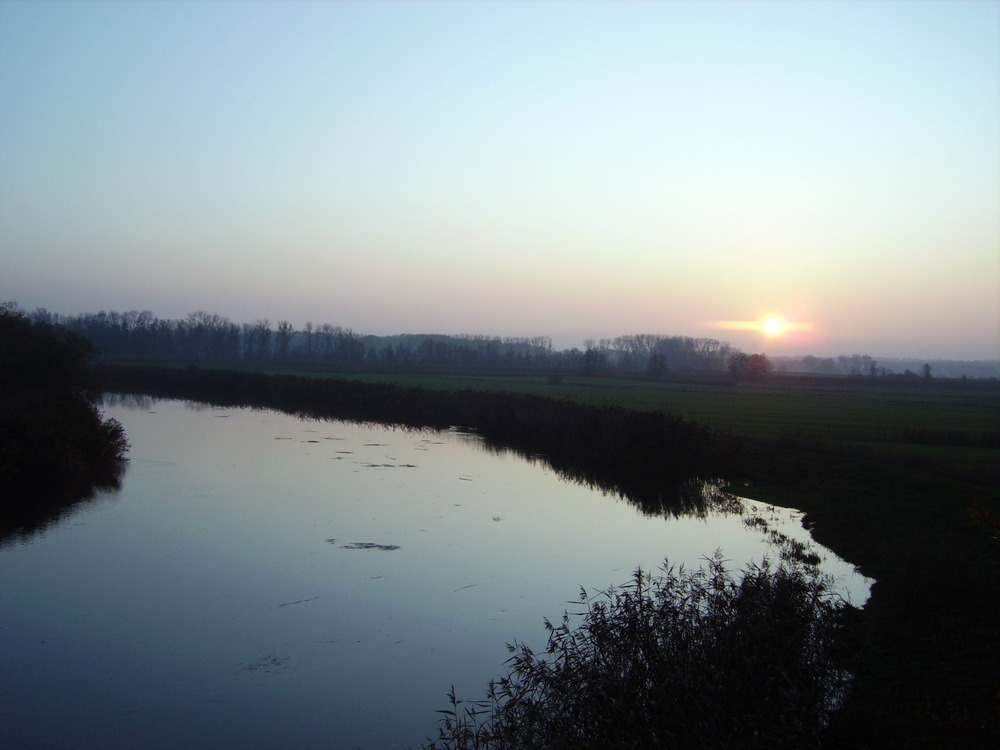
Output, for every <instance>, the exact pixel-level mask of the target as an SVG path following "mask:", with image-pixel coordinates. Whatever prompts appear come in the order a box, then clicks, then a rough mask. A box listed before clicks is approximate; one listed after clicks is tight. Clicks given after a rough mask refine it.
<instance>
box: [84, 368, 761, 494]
mask: <svg viewBox="0 0 1000 750" xmlns="http://www.w3.org/2000/svg"><path fill="white" fill-rule="evenodd" d="M98 373H99V375H100V377H101V379H102V381H103V382H104V384H105V387H106V388H107V389H108V390H112V391H116V392H119V393H135V394H140V393H141V394H146V395H152V396H160V397H168V398H183V399H190V400H194V401H204V402H206V403H211V404H216V405H221V406H252V407H266V408H273V409H280V410H283V411H286V412H290V413H294V414H300V415H303V416H309V417H318V418H333V419H347V420H354V421H360V422H381V423H384V424H398V425H406V426H410V427H427V428H436V429H447V428H449V427H452V426H463V427H471V428H474V429H475V430H476V432H477V433H478V434H479V435H480V436H481V437H482V438H483V440H484V443H485V444H486V445H487V446H491V447H494V448H497V449H511V450H516V451H518V452H519V453H521V454H523V455H525V456H527V457H529V458H540V459H543V460H545V461H546V462H547V463H548V464H549V465H551V466H552V467H553V468H554V469H555V470H556V471H558V472H560V473H561V474H562V475H563V476H565V477H567V478H570V479H573V480H576V481H580V482H584V483H587V484H590V485H593V486H596V487H599V488H601V489H603V490H605V491H608V492H613V493H615V494H617V495H620V496H622V497H625V498H627V499H628V500H629V501H631V502H633V503H635V504H636V505H637V506H638V507H639V508H641V509H642V510H643V512H645V513H648V514H677V513H703V512H705V511H706V510H707V504H708V503H709V502H710V499H709V498H708V496H706V495H704V494H703V493H702V492H701V491H700V490H699V489H698V488H697V487H693V486H692V485H691V482H692V480H697V479H700V478H708V477H717V476H720V475H721V472H722V470H723V469H724V468H732V467H733V466H736V465H739V463H740V462H741V461H742V460H744V459H743V455H744V453H745V449H746V448H747V446H748V441H747V440H745V439H743V438H739V437H735V436H728V435H721V434H715V433H713V432H711V431H710V430H707V429H705V428H703V427H700V426H698V425H696V424H693V423H692V422H688V421H686V420H683V419H681V418H679V417H676V416H673V415H669V414H662V413H655V412H640V411H635V410H631V409H624V408H622V407H615V406H605V407H600V408H595V407H590V406H586V405H583V404H579V403H575V402H572V401H569V400H564V399H552V398H546V397H543V396H540V395H531V394H517V393H508V392H502V391H487V392H483V391H476V390H471V389H463V390H431V389H425V388H420V387H405V386H400V385H393V384H386V383H368V382H361V381H351V380H340V379H329V378H314V377H301V376H295V375H264V374H260V373H253V372H245V371H236V370H200V369H195V368H180V369H156V368H138V367H124V366H118V365H103V366H100V367H99V368H98Z"/></svg>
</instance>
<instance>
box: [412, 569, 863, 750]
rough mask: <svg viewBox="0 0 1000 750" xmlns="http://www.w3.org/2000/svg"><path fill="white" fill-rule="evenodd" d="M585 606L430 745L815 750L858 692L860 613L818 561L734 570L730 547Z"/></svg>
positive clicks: (432, 748) (455, 712)
mask: <svg viewBox="0 0 1000 750" xmlns="http://www.w3.org/2000/svg"><path fill="white" fill-rule="evenodd" d="M579 605H580V607H581V608H582V611H581V612H579V613H577V614H576V615H571V614H569V613H567V614H564V616H563V619H562V621H561V623H559V624H558V625H553V624H552V623H550V622H548V621H546V623H545V627H546V629H547V630H548V645H547V647H546V649H545V651H544V653H541V654H536V653H534V652H533V651H532V650H531V649H530V648H529V647H527V646H526V645H524V644H514V645H512V646H509V647H508V648H509V649H510V650H511V652H512V656H511V658H510V659H509V660H508V665H509V671H508V673H507V675H506V676H505V677H502V678H499V679H495V680H493V681H491V682H490V684H489V689H488V691H487V696H486V699H485V700H479V701H462V700H460V699H458V698H457V697H456V695H455V693H454V689H452V691H451V692H450V693H449V694H448V700H449V703H450V707H449V708H446V709H442V710H441V713H442V715H443V717H442V719H441V720H440V722H439V725H438V737H437V739H434V740H430V739H429V740H428V741H427V744H426V745H424V747H425V748H427V749H428V750H441V749H444V748H447V749H449V750H450V749H454V750H467V749H469V748H598V747H600V748H626V747H627V748H634V747H643V748H681V747H683V748H718V747H726V748H765V747H766V748H780V747H795V748H802V747H811V746H816V745H818V744H819V735H820V732H821V731H822V729H823V728H824V727H825V726H826V724H827V721H828V719H829V717H830V715H831V712H832V711H834V710H835V709H836V708H837V706H839V705H840V703H841V702H842V700H843V698H844V695H845V692H846V690H847V687H848V683H849V679H850V676H849V675H850V672H849V670H850V666H851V662H852V659H853V655H854V652H855V648H854V646H853V643H854V635H853V632H854V626H853V623H854V621H855V618H856V615H857V610H855V609H854V608H853V607H851V606H850V605H848V604H846V603H844V602H843V601H842V600H841V599H840V598H839V597H837V596H836V595H835V594H833V593H832V592H831V590H830V581H829V580H828V579H827V578H826V577H824V576H822V575H821V574H819V573H818V571H816V569H815V568H812V567H810V566H804V565H798V564H794V563H785V564H781V565H778V566H774V565H772V564H771V563H769V562H768V561H766V560H765V561H764V562H763V563H761V564H759V565H750V566H748V567H747V568H745V569H744V570H743V572H742V576H734V575H732V574H731V573H730V572H729V571H728V570H727V569H726V566H725V561H724V560H723V559H722V557H721V555H719V554H718V553H717V554H716V555H715V556H714V557H713V558H711V559H709V560H708V561H707V564H706V565H705V566H703V567H701V568H699V569H698V570H695V571H687V570H685V569H684V568H683V567H681V568H675V567H671V566H667V565H664V567H662V568H661V570H660V572H659V574H658V575H655V576H654V575H650V574H647V573H645V572H643V571H642V570H637V571H636V572H635V574H634V575H633V578H632V580H631V581H630V582H628V583H626V584H624V585H622V586H619V587H617V588H611V589H608V590H606V591H602V592H600V593H598V594H597V595H596V596H590V595H588V594H587V592H586V591H581V595H580V602H579ZM577 617H579V618H582V619H581V620H580V622H579V624H578V625H576V626H575V627H574V626H572V625H571V623H572V622H573V620H574V618H577Z"/></svg>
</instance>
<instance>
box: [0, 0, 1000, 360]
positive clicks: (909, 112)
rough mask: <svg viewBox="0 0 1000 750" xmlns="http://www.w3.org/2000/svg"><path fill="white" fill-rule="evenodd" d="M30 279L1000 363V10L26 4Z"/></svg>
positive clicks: (245, 302) (426, 318)
mask: <svg viewBox="0 0 1000 750" xmlns="http://www.w3.org/2000/svg"><path fill="white" fill-rule="evenodd" d="M0 300H13V301H16V302H18V303H19V304H20V305H21V306H22V307H23V308H25V309H27V310H33V309H35V308H37V307H44V308H47V309H48V310H50V311H53V312H58V313H61V314H78V313H82V312H97V311H99V310H119V311H125V310H133V309H137V310H147V309H148V310H152V311H153V312H154V313H155V314H156V315H157V316H159V317H161V318H182V317H185V316H186V315H187V314H188V313H190V312H193V311H196V310H205V311H208V312H212V313H218V314H220V315H224V316H227V317H229V318H231V319H232V320H233V321H234V322H237V323H242V322H248V321H253V320H256V319H261V318H265V319H268V320H270V321H272V325H276V323H277V321H278V320H288V321H290V322H292V323H293V324H294V325H295V326H296V327H297V328H299V327H301V326H302V325H304V324H305V323H306V322H307V321H312V322H313V323H315V324H320V323H330V324H332V325H340V326H344V327H350V328H353V329H354V330H355V331H357V332H359V333H364V334H368V333H372V334H394V333H476V334H488V335H499V336H537V335H547V336H551V337H552V338H553V340H554V343H555V345H556V346H557V347H558V348H564V347H569V346H580V345H582V342H583V341H584V340H585V339H600V338H613V337H615V336H619V335H623V334H635V333H656V334H664V335H683V336H698V337H700V336H705V337H710V338H717V339H720V340H723V341H728V342H730V343H732V344H733V345H734V346H738V347H739V348H741V349H744V350H745V351H765V352H767V353H769V354H773V355H790V354H816V355H827V356H829V355H836V354H850V353H865V354H871V355H873V356H882V357H893V356H898V357H927V358H943V359H949V358H952V359H984V358H985V359H996V358H998V357H1000V2H993V1H991V0H979V1H975V2H960V1H957V0H947V1H946V2H932V1H928V0H921V1H915V2H907V1H906V0H896V1H892V2H889V1H886V2H877V1H874V0H873V1H869V2H866V1H864V0H853V1H852V0H837V1H835V2H829V3H827V2H808V3H794V2H753V1H752V0H747V1H744V2H724V1H722V0H715V1H710V2H699V3H695V2H683V1H678V2H597V1H589V2H568V1H562V2H541V1H538V0H532V1H531V2H504V1H498V2H461V1H459V0H450V1H449V0H438V1H437V2H402V1H400V2H389V1H387V0H381V1H373V2H357V3H352V2H319V1H312V2H307V1H299V2H280V3H279V2H197V1H196V0H188V1H186V2H179V1H178V2H149V3H143V2H127V3H126V2H104V3H97V2H86V1H85V0H82V1H79V2H17V1H13V0H6V1H5V2H0ZM771 316H773V317H776V318H778V319H780V320H783V321H785V322H787V323H788V324H789V325H787V326H786V327H785V328H784V330H783V332H782V333H780V334H779V335H776V336H773V337H771V336H767V335H765V334H763V333H762V332H761V331H760V330H759V326H756V325H752V324H753V323H755V322H756V321H760V320H763V319H765V318H766V317H771Z"/></svg>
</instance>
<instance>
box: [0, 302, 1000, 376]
mask: <svg viewBox="0 0 1000 750" xmlns="http://www.w3.org/2000/svg"><path fill="white" fill-rule="evenodd" d="M5 302H13V303H15V304H16V305H17V306H18V307H19V308H20V309H21V310H23V311H24V312H25V313H27V314H29V315H30V314H32V313H33V312H35V311H36V310H39V309H44V310H46V311H47V312H48V313H51V314H55V315H58V316H59V317H60V318H61V319H62V318H75V317H78V316H81V315H96V314H98V313H100V312H106V313H112V312H116V313H120V314H121V313H127V312H133V311H135V312H144V311H149V312H151V313H152V314H153V315H154V316H155V317H156V318H158V319H160V320H170V321H178V320H186V319H187V317H188V315H190V314H192V313H196V312H205V313H208V314H214V315H219V316H220V317H222V318H227V319H228V320H229V321H230V322H232V323H235V324H237V325H243V324H244V323H253V322H254V321H257V320H267V321H268V322H269V324H270V326H271V328H272V329H274V328H275V327H276V326H277V324H278V323H279V322H280V321H288V322H290V323H291V324H292V326H293V327H294V329H295V331H296V332H301V331H302V330H303V328H304V326H305V324H306V323H310V322H311V323H312V324H313V326H314V327H316V326H321V325H323V324H329V325H331V326H340V327H341V328H344V329H350V330H352V331H353V332H354V333H356V334H358V335H360V336H378V337H391V336H487V337H490V338H500V339H504V338H532V337H536V336H542V337H547V338H549V339H551V340H552V348H553V349H554V350H557V351H566V350H570V349H573V348H574V347H575V348H577V349H580V350H581V351H583V350H584V349H585V348H586V344H585V342H587V341H589V340H593V341H594V342H595V343H597V342H600V341H601V340H602V339H612V340H613V339H614V338H616V337H617V336H632V335H638V334H650V335H654V336H668V337H671V336H684V337H689V338H694V339H698V338H704V339H714V340H716V341H719V342H721V343H726V344H729V345H731V346H734V347H735V348H737V349H740V350H741V351H745V352H748V353H754V352H758V353H763V354H766V355H767V356H768V357H773V358H801V357H808V356H813V357H818V358H824V359H825V358H834V359H836V358H837V357H840V356H854V355H867V356H870V357H872V358H874V359H876V360H878V359H882V360H912V361H918V360H919V361H926V362H991V363H993V362H1000V352H998V353H997V354H996V355H994V356H992V357H991V356H988V355H985V356H951V355H948V354H933V353H926V352H925V353H916V354H914V353H912V352H911V353H900V354H896V353H890V352H883V351H874V350H860V349H856V348H855V349H842V350H836V351H834V350H832V349H831V350H825V351H820V350H811V351H799V350H791V349H789V348H788V347H787V346H784V347H778V346H770V348H768V347H767V346H757V347H756V348H755V347H754V346H753V345H750V346H743V345H740V344H739V343H738V342H737V340H736V339H737V337H735V336H722V335H718V334H719V333H720V332H719V331H715V332H712V331H709V332H701V333H697V334H692V333H685V332H682V331H640V330H635V331H619V332H617V333H614V334H611V335H602V336H596V335H595V336H582V337H579V338H577V337H575V336H558V335H555V334H553V333H550V332H546V331H542V330H537V331H530V332H516V333H515V332H503V331H475V330H457V329H452V330H417V329H412V330H406V329H402V328H401V329H399V330H389V329H379V330H370V329H366V328H364V327H359V326H353V325H345V324H344V323H342V322H338V321H336V320H322V319H318V318H315V317H313V318H307V319H304V320H301V321H296V320H291V319H289V318H287V317H282V316H277V317H272V316H268V315H253V316H249V317H234V316H232V315H227V314H225V313H223V312H220V311H219V310H213V309H211V308H209V307H199V308H196V309H192V310H189V311H188V312H186V313H184V314H183V315H161V314H160V313H159V312H157V311H156V310H154V309H152V308H149V307H128V308H123V307H114V306H103V307H99V308H95V309H91V310H80V311H77V312H73V313H69V312H64V311H62V310H59V309H56V308H55V307H50V306H48V305H31V306H30V307H29V306H28V305H25V304H23V303H22V302H21V301H20V300H12V299H3V298H0V303H5ZM744 338H748V337H744ZM754 338H757V339H763V338H764V337H760V336H756V335H753V334H752V335H751V336H750V337H749V340H750V341H751V344H752V342H753V340H754ZM761 343H762V344H773V343H775V342H774V341H773V340H772V341H770V342H768V341H761Z"/></svg>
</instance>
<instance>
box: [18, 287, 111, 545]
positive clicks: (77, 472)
mask: <svg viewBox="0 0 1000 750" xmlns="http://www.w3.org/2000/svg"><path fill="white" fill-rule="evenodd" d="M91 352H92V347H91V346H90V344H89V343H88V342H87V341H86V340H84V339H82V338H80V337H79V336H77V335H75V334H73V333H70V332H69V331H66V330H64V329H62V328H60V327H58V326H52V325H49V324H46V323H40V322H35V323H32V322H31V321H29V320H28V319H27V318H26V317H25V316H24V315H23V314H22V313H21V312H20V311H19V310H18V309H17V308H16V307H15V306H13V305H9V304H5V305H2V306H0V448H2V450H0V535H4V536H6V535H11V534H13V535H17V534H27V533H30V532H32V531H33V530H36V529H38V528H41V527H43V526H45V525H46V524H47V523H49V522H51V521H52V520H54V519H55V518H57V517H59V516H60V515H61V514H62V513H63V512H65V510H67V508H68V507H69V506H71V505H72V504H74V503H76V502H79V501H81V500H85V499H87V498H89V497H91V496H92V495H93V493H94V491H95V490H96V489H99V488H112V487H115V486H117V483H118V480H119V478H120V475H121V472H122V470H123V462H122V459H123V456H124V453H125V451H126V449H127V447H128V444H127V441H126V439H125V435H124V432H123V430H122V427H121V425H120V424H119V423H118V422H116V421H115V420H112V419H109V420H104V419H102V417H101V415H100V413H99V412H98V410H97V408H96V407H95V405H94V398H95V395H96V390H95V383H96V381H95V380H94V378H93V375H92V373H91V372H90V370H89V369H88V367H87V358H88V356H90V354H91Z"/></svg>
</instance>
